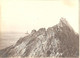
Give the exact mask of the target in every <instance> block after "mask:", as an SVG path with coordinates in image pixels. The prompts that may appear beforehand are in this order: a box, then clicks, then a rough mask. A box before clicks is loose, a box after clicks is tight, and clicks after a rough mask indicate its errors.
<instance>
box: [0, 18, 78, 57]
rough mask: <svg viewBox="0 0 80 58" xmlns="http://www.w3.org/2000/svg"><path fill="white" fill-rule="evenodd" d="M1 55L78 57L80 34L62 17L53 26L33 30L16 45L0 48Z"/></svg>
mask: <svg viewBox="0 0 80 58" xmlns="http://www.w3.org/2000/svg"><path fill="white" fill-rule="evenodd" d="M0 56H1V57H11V56H12V57H15V56H21V57H52V56H55V57H78V56H79V35H78V34H77V33H76V32H74V30H73V29H72V27H71V26H70V25H69V23H68V22H67V21H66V19H64V18H61V19H60V22H59V23H58V24H56V25H55V26H53V27H49V28H48V29H47V30H46V29H45V28H40V29H39V30H38V31H36V30H32V32H31V34H29V35H27V36H25V37H23V38H20V39H19V40H18V41H17V42H16V43H15V45H12V46H9V47H7V48H5V49H2V50H0Z"/></svg>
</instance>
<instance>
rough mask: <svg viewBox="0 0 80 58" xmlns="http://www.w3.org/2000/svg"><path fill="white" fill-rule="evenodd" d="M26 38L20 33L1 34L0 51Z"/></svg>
mask: <svg viewBox="0 0 80 58" xmlns="http://www.w3.org/2000/svg"><path fill="white" fill-rule="evenodd" d="M24 36H26V34H25V33H22V32H3V33H1V34H0V49H3V48H6V47H8V46H10V45H13V44H15V43H16V42H17V41H18V40H19V38H21V37H24Z"/></svg>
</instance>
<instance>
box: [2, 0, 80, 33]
mask: <svg viewBox="0 0 80 58" xmlns="http://www.w3.org/2000/svg"><path fill="white" fill-rule="evenodd" d="M78 4H79V3H78V0H43V1H41V0H34V1H33V0H2V1H1V31H2V32H27V31H28V32H29V33H30V32H31V30H33V29H36V30H38V29H39V28H48V27H52V26H54V25H56V24H58V23H59V20H60V18H61V17H63V18H66V20H67V21H68V22H69V24H70V25H71V26H72V27H73V29H74V30H75V31H76V32H78V33H79V5H78Z"/></svg>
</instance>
